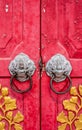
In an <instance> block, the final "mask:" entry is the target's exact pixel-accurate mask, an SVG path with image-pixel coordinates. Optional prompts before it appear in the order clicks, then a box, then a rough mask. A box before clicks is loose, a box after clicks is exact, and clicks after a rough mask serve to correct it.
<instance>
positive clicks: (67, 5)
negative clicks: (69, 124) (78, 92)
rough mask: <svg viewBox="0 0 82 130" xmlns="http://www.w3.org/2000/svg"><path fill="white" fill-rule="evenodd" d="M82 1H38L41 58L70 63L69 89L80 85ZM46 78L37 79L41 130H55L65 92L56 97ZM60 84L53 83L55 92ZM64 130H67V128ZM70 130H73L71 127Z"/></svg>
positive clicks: (66, 96)
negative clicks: (63, 58)
mask: <svg viewBox="0 0 82 130" xmlns="http://www.w3.org/2000/svg"><path fill="white" fill-rule="evenodd" d="M81 12H82V1H81V0H80V1H76V0H72V1H70V0H50V1H49V0H42V48H41V52H42V58H43V62H44V64H45V65H46V63H47V61H48V60H49V59H50V58H51V57H52V56H53V55H55V54H57V53H60V54H63V55H64V56H66V57H67V59H68V60H69V61H70V62H71V64H72V68H73V70H72V73H71V77H72V82H73V86H76V87H78V84H82V79H81V77H82V15H81ZM49 82H50V78H49V77H48V76H47V75H46V73H45V72H43V74H42V80H41V83H42V84H41V88H42V89H41V97H42V98H41V99H42V100H41V102H42V109H41V110H42V113H41V115H42V123H41V124H42V130H57V128H58V122H57V115H58V113H60V112H61V111H62V110H63V105H62V102H63V100H64V99H68V98H69V93H67V94H64V95H56V94H55V93H53V92H52V91H51V90H50V85H49ZM64 84H65V82H64V83H59V84H54V85H55V88H56V89H57V90H58V91H61V90H63V86H64ZM66 130H69V128H67V129H66ZM73 130H75V128H74V127H73Z"/></svg>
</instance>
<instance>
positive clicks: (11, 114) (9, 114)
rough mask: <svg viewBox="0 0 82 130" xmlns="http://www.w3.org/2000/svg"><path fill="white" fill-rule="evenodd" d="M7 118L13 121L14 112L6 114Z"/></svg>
mask: <svg viewBox="0 0 82 130" xmlns="http://www.w3.org/2000/svg"><path fill="white" fill-rule="evenodd" d="M6 117H7V118H8V119H9V120H10V121H11V120H12V119H13V112H12V111H9V112H8V113H7V114H6Z"/></svg>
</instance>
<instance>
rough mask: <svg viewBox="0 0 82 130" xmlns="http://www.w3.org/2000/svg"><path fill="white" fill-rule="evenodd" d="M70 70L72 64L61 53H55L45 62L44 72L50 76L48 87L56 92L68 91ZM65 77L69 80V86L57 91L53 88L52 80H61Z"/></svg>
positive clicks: (70, 84)
mask: <svg viewBox="0 0 82 130" xmlns="http://www.w3.org/2000/svg"><path fill="white" fill-rule="evenodd" d="M71 71H72V66H71V64H70V62H69V61H68V60H67V59H66V57H65V56H63V55H61V54H56V55H54V56H53V57H51V59H50V60H49V61H48V62H47V64H46V73H47V75H48V76H50V77H51V80H50V88H51V89H52V91H53V92H55V93H56V94H65V93H66V92H68V91H69V90H70V88H71V86H72V80H71V78H70V73H71ZM66 78H68V80H69V87H68V88H67V89H66V90H65V91H64V92H62V91H61V92H58V91H56V89H55V88H53V85H52V84H53V81H55V82H62V81H64V80H65V79H66Z"/></svg>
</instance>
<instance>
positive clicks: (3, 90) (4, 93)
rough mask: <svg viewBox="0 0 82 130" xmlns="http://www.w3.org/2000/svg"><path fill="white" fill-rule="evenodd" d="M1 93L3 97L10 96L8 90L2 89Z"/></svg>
mask: <svg viewBox="0 0 82 130" xmlns="http://www.w3.org/2000/svg"><path fill="white" fill-rule="evenodd" d="M1 93H2V96H7V95H8V93H9V92H8V88H2V89H1Z"/></svg>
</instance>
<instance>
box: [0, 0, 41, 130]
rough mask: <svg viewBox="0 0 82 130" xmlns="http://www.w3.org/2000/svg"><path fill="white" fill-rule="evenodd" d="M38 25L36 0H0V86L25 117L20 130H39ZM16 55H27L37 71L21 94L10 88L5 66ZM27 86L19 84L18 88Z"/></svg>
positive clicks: (38, 10) (38, 16)
mask: <svg viewBox="0 0 82 130" xmlns="http://www.w3.org/2000/svg"><path fill="white" fill-rule="evenodd" d="M39 26H40V1H38V0H14V1H13V0H6V1H5V0H0V83H1V84H2V86H8V88H9V92H10V96H11V97H14V98H15V99H16V100H17V105H18V109H19V110H20V111H21V113H22V114H23V115H24V117H25V118H24V123H23V129H24V130H39V129H40V111H39V110H40V103H39V100H40V98H39V95H40V78H39V68H38V61H39V58H40V55H39V50H40V48H39V46H40V34H39V33H40V27H39ZM20 52H24V53H25V54H27V55H29V57H30V58H31V59H32V60H33V61H34V62H35V65H36V68H37V69H36V72H35V74H34V76H33V88H32V90H31V91H29V92H28V93H26V94H23V95H21V94H18V93H15V92H13V90H11V89H10V78H8V76H9V77H10V74H9V71H8V66H9V63H10V61H11V60H13V58H14V57H15V56H16V55H17V54H19V53H20ZM36 52H37V54H36ZM28 85H29V84H27V83H25V84H22V83H21V84H19V88H20V87H21V88H24V87H27V86H28ZM7 129H8V128H7Z"/></svg>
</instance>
